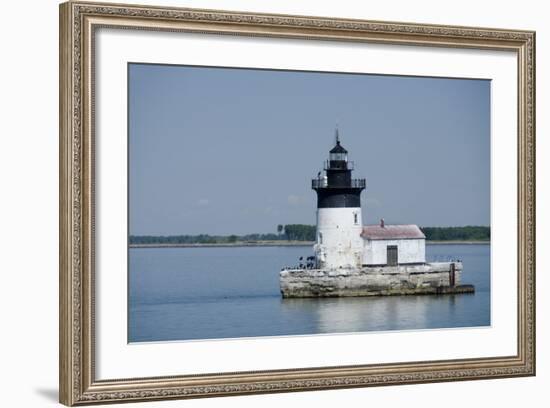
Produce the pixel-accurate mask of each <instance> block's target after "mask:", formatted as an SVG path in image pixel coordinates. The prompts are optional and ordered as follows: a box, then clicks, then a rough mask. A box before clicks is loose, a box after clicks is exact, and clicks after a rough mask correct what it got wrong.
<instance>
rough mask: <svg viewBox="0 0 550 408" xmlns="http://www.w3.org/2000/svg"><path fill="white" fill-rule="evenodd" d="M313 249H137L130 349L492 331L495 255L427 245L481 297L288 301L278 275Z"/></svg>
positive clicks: (475, 248) (484, 248) (478, 248)
mask: <svg viewBox="0 0 550 408" xmlns="http://www.w3.org/2000/svg"><path fill="white" fill-rule="evenodd" d="M310 254H311V248H309V247H237V248H131V249H130V276H129V281H130V284H129V289H130V293H129V341H130V342H139V341H163V340H190V339H217V338H234V337H258V336H281V335H297V334H318V333H345V332H361V331H375V330H410V329H435V328H445V327H472V326H488V325H490V323H491V322H490V246H489V245H427V246H426V256H427V260H428V261H430V260H432V261H443V260H448V259H449V258H453V259H460V260H462V261H463V263H464V272H463V278H462V282H463V283H471V284H473V285H475V287H476V293H475V294H462V295H445V296H436V295H433V296H392V297H368V298H334V299H282V298H281V296H280V293H279V270H280V269H281V266H284V265H295V264H296V263H297V259H298V257H299V256H301V255H310Z"/></svg>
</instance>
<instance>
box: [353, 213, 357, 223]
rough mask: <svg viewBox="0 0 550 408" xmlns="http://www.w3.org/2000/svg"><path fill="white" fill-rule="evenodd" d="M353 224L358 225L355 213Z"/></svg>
mask: <svg viewBox="0 0 550 408" xmlns="http://www.w3.org/2000/svg"><path fill="white" fill-rule="evenodd" d="M353 223H354V224H355V225H357V213H356V212H355V213H353Z"/></svg>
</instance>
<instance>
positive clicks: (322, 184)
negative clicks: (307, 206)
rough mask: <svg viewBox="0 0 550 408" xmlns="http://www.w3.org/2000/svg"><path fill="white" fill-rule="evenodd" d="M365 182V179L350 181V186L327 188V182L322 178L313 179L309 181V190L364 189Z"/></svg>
mask: <svg viewBox="0 0 550 408" xmlns="http://www.w3.org/2000/svg"><path fill="white" fill-rule="evenodd" d="M366 185H367V181H366V180H365V179H351V184H350V185H349V186H346V187H340V186H338V187H336V186H329V185H328V184H327V180H326V179H323V178H315V179H313V180H311V188H313V189H316V188H365V187H366Z"/></svg>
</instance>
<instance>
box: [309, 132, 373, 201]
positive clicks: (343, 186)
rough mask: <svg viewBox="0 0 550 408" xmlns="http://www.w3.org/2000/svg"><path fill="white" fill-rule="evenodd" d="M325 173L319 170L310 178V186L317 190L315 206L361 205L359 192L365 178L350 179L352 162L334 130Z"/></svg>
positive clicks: (364, 183)
mask: <svg viewBox="0 0 550 408" xmlns="http://www.w3.org/2000/svg"><path fill="white" fill-rule="evenodd" d="M324 171H325V174H324V175H323V174H321V172H319V174H318V176H317V178H315V179H313V180H311V188H312V189H313V190H315V191H316V192H317V208H346V207H348V208H356V207H361V192H362V191H363V190H364V189H365V186H366V181H365V179H352V178H351V172H352V171H353V162H348V151H347V150H346V149H344V147H343V146H342V145H341V144H340V138H339V136H338V129H337V130H336V146H334V147H333V148H332V150H331V151H330V152H329V160H327V161H326V162H325V166H324Z"/></svg>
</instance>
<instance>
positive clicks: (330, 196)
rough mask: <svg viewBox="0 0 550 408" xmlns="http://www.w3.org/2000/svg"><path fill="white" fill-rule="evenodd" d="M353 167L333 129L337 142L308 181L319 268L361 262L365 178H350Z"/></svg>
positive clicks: (340, 266) (346, 266)
mask: <svg viewBox="0 0 550 408" xmlns="http://www.w3.org/2000/svg"><path fill="white" fill-rule="evenodd" d="M353 167H354V166H353V162H350V161H348V151H347V150H346V149H345V148H344V147H343V146H342V145H341V143H340V137H339V134H338V129H336V145H335V146H334V147H333V148H332V149H331V150H330V152H329V159H328V160H327V161H326V162H325V165H324V168H323V172H319V173H318V176H317V178H315V179H313V180H312V182H311V187H312V189H313V190H315V191H316V192H317V233H316V243H315V245H314V252H315V258H316V261H317V267H318V268H320V269H348V268H349V269H355V268H360V267H361V264H362V257H363V238H362V236H361V234H362V231H363V223H362V216H361V192H362V191H363V190H364V189H365V185H366V182H365V179H353V178H352V174H351V173H352V171H353Z"/></svg>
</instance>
